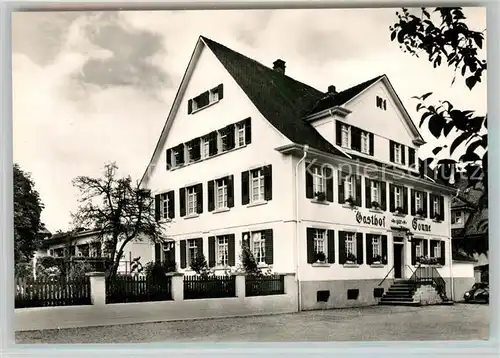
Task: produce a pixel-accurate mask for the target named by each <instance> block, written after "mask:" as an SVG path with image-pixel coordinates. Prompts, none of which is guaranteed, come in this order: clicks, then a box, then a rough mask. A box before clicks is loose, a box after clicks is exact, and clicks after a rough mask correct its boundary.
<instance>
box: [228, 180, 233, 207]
mask: <svg viewBox="0 0 500 358" xmlns="http://www.w3.org/2000/svg"><path fill="white" fill-rule="evenodd" d="M227 206H228V207H229V208H232V207H233V206H234V175H230V176H228V177H227Z"/></svg>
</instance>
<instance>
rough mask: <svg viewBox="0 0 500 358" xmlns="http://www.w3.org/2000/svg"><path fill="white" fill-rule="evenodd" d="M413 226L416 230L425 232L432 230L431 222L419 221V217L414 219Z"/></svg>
mask: <svg viewBox="0 0 500 358" xmlns="http://www.w3.org/2000/svg"><path fill="white" fill-rule="evenodd" d="M411 226H412V227H413V230H415V231H424V232H430V231H431V224H425V223H419V220H418V219H417V218H414V219H413V221H412V223H411Z"/></svg>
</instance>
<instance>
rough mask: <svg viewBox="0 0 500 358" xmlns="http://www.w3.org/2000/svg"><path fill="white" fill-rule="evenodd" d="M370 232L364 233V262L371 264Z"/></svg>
mask: <svg viewBox="0 0 500 358" xmlns="http://www.w3.org/2000/svg"><path fill="white" fill-rule="evenodd" d="M372 237H373V235H371V234H366V240H365V241H366V264H367V265H371V264H372V263H373V246H372Z"/></svg>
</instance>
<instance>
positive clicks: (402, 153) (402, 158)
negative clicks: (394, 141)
mask: <svg viewBox="0 0 500 358" xmlns="http://www.w3.org/2000/svg"><path fill="white" fill-rule="evenodd" d="M405 154H406V146H405V145H402V144H401V164H403V165H404V164H405V161H406V159H405Z"/></svg>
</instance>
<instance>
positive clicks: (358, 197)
mask: <svg viewBox="0 0 500 358" xmlns="http://www.w3.org/2000/svg"><path fill="white" fill-rule="evenodd" d="M362 196H363V193H362V192H361V176H359V175H356V199H355V200H354V201H355V202H356V203H355V204H356V206H358V207H360V206H361V197H362Z"/></svg>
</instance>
